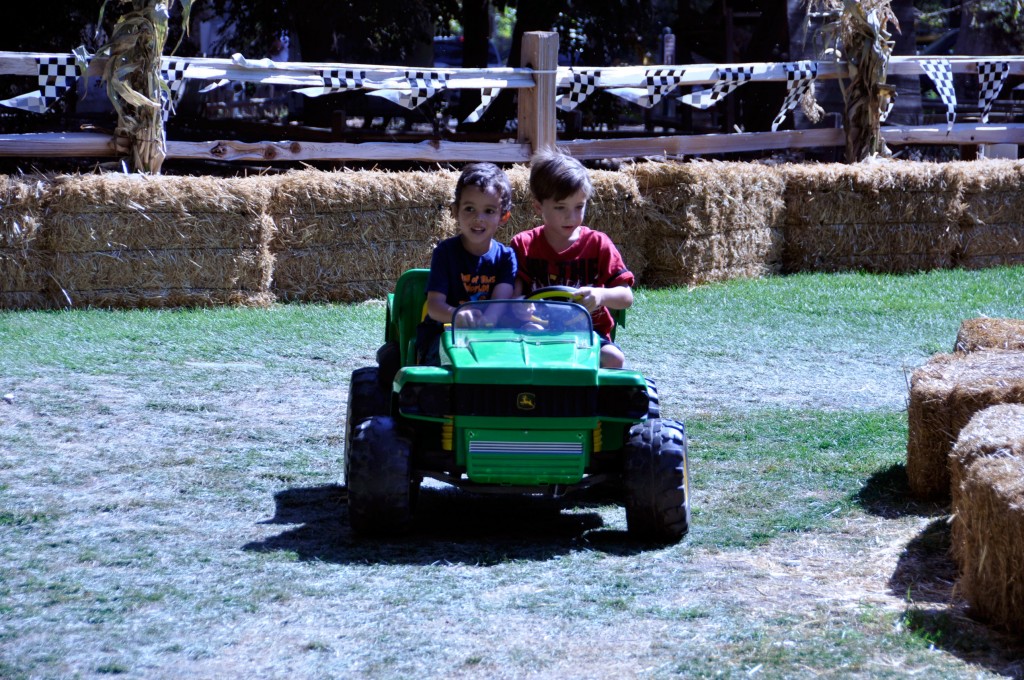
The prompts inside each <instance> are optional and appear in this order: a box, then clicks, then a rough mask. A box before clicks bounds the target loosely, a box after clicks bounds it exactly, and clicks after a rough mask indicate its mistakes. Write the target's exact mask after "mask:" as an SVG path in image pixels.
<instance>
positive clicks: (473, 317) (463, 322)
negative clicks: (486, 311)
mask: <svg viewBox="0 0 1024 680" xmlns="http://www.w3.org/2000/svg"><path fill="white" fill-rule="evenodd" d="M482 316H483V314H482V313H481V312H480V310H479V309H460V310H459V311H458V312H456V313H455V318H454V319H453V320H452V321H453V323H454V324H455V327H456V328H476V327H477V326H478V325H479V324H480V318H481V317H482Z"/></svg>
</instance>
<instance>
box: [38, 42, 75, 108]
mask: <svg viewBox="0 0 1024 680" xmlns="http://www.w3.org/2000/svg"><path fill="white" fill-rule="evenodd" d="M36 61H37V62H39V91H40V92H41V93H42V100H43V104H44V105H45V106H46V108H47V109H49V108H50V107H51V106H53V105H54V104H56V103H57V100H58V99H60V98H61V97H63V96H64V93H65V92H67V91H68V90H70V89H71V88H72V87H74V86H75V84H76V83H77V82H78V62H77V60H76V59H75V57H74V56H71V55H69V56H66V57H45V58H42V59H36Z"/></svg>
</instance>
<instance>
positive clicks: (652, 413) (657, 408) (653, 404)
mask: <svg viewBox="0 0 1024 680" xmlns="http://www.w3.org/2000/svg"><path fill="white" fill-rule="evenodd" d="M647 399H648V404H647V419H648V420H651V419H653V418H660V417H661V400H660V399H658V385H657V383H656V382H654V379H653V378H647Z"/></svg>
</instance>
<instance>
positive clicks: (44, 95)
mask: <svg viewBox="0 0 1024 680" xmlns="http://www.w3.org/2000/svg"><path fill="white" fill-rule="evenodd" d="M36 64H37V65H38V67H39V71H38V80H37V82H38V83H39V89H38V90H34V91H32V92H28V93H26V94H22V95H18V96H17V97H12V98H11V99H5V100H3V101H0V105H2V106H9V107H11V108H15V109H23V110H25V111H31V112H33V113H46V112H47V111H49V110H50V107H52V106H53V105H54V104H56V103H57V101H58V100H59V99H60V98H61V97H63V96H64V94H65V93H66V92H67V91H68V90H70V89H71V88H73V87H75V85H76V84H77V82H78V74H79V73H80V69H79V65H78V60H77V59H76V58H75V56H74V55H73V54H69V55H67V56H60V57H37V58H36Z"/></svg>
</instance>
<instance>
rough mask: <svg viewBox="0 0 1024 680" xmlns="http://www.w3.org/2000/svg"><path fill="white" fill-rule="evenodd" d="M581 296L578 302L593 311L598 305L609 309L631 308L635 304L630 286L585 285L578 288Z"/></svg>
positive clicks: (578, 293) (577, 292) (577, 291)
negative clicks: (601, 286) (602, 286)
mask: <svg viewBox="0 0 1024 680" xmlns="http://www.w3.org/2000/svg"><path fill="white" fill-rule="evenodd" d="M576 294H577V295H578V296H579V300H578V302H579V303H580V304H581V305H583V306H584V307H586V308H587V311H588V312H593V311H594V310H595V309H597V308H598V307H607V308H608V309H629V308H630V307H631V306H632V305H633V289H632V288H631V287H630V286H615V287H613V288H595V287H592V286H583V287H581V288H578V289H577V290H576Z"/></svg>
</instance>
